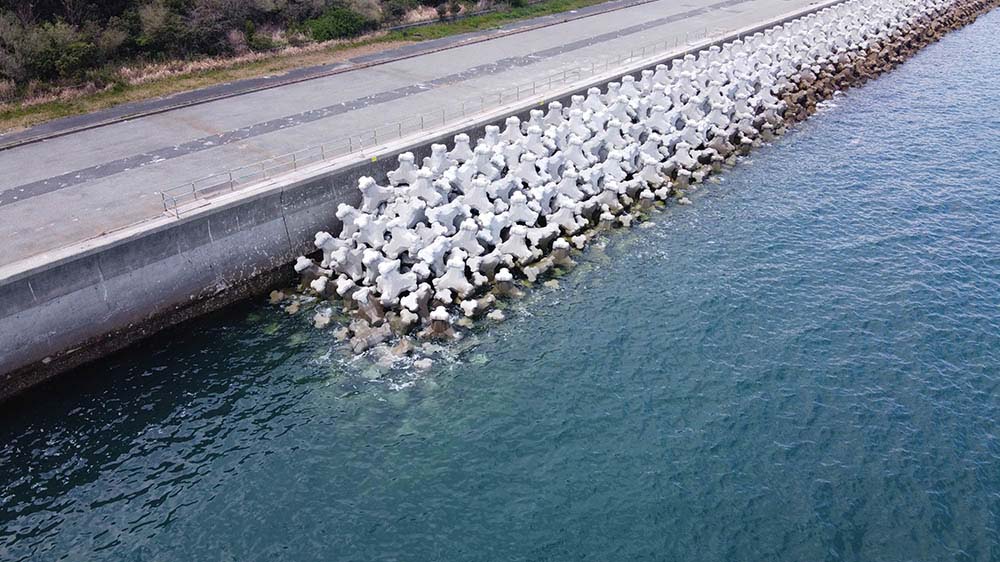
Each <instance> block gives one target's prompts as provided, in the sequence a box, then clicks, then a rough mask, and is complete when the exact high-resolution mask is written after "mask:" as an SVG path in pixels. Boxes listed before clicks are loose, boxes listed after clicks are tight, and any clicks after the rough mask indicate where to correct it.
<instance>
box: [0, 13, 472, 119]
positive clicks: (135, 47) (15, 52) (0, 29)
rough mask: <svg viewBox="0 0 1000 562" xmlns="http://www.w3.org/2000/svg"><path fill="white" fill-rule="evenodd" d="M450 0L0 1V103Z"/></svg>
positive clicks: (362, 25)
mask: <svg viewBox="0 0 1000 562" xmlns="http://www.w3.org/2000/svg"><path fill="white" fill-rule="evenodd" d="M421 5H424V6H431V7H437V8H438V14H439V15H441V16H442V17H443V16H446V15H448V14H449V13H450V14H455V13H458V11H459V10H460V9H461V5H460V4H459V3H458V0H0V102H2V101H4V100H11V99H15V98H17V97H23V96H24V95H26V94H29V95H30V93H31V92H30V90H32V89H37V88H44V87H48V86H50V85H52V84H73V83H92V84H99V85H106V84H113V83H114V82H115V81H116V80H119V79H120V78H119V76H118V73H117V70H116V68H115V65H120V64H123V63H135V62H140V61H162V60H171V59H189V58H196V57H204V56H228V55H233V54H242V53H248V52H261V51H271V50H274V49H277V48H281V47H285V46H288V45H292V46H294V45H299V44H303V43H307V42H310V41H327V40H330V39H338V38H347V37H354V36H357V35H360V34H363V33H365V32H368V31H371V30H373V29H376V28H378V27H379V26H380V25H385V24H392V23H395V22H398V21H401V20H402V18H404V17H405V16H406V14H407V13H408V12H409V11H410V10H412V9H414V8H417V7H419V6H421Z"/></svg>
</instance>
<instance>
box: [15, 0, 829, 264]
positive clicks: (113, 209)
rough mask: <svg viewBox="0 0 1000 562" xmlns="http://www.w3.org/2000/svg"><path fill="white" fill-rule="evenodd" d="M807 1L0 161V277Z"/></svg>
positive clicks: (136, 127)
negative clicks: (171, 201)
mask: <svg viewBox="0 0 1000 562" xmlns="http://www.w3.org/2000/svg"><path fill="white" fill-rule="evenodd" d="M815 3H816V2H815V1H814V0H659V1H654V2H649V3H646V4H642V5H639V6H634V7H631V8H625V9H621V10H616V11H611V12H607V13H602V14H598V15H592V16H590V17H586V18H581V19H576V20H573V21H568V22H565V23H559V24H556V25H552V26H549V27H544V28H540V29H534V30H530V31H524V32H521V33H517V34H511V35H503V36H499V37H497V38H495V39H492V40H489V41H483V42H478V43H473V44H465V45H460V46H456V47H454V48H450V49H446V50H441V51H437V52H433V53H427V54H422V55H419V56H416V57H413V58H408V59H404V60H399V61H396V62H388V63H385V64H379V65H376V66H369V67H366V68H359V69H357V70H352V71H349V72H344V73H340V74H336V75H332V76H326V77H323V78H316V79H313V80H308V81H304V82H299V83H295V84H289V85H286V86H281V87H277V88H272V89H267V90H263V91H257V92H253V93H247V94H244V95H240V96H238V97H232V98H228V99H224V100H219V101H214V102H209V103H204V104H201V105H195V106H192V107H186V108H181V109H176V110H172V111H168V112H165V113H160V114H156V115H149V116H146V117H140V118H136V119H133V120H130V121H125V122H121V123H115V124H111V125H107V126H104V127H99V128H95V129H91V130H86V131H81V132H78V133H73V134H69V135H66V136H61V137H57V138H52V139H50V140H47V141H44V142H39V143H34V144H28V145H24V146H20V147H16V148H11V149H8V150H4V151H0V170H2V171H4V172H5V173H2V174H0V239H2V240H4V241H5V244H4V247H3V250H2V251H0V265H8V264H11V263H13V262H16V261H18V260H21V259H24V258H26V257H29V256H34V255H38V254H41V253H45V252H48V251H51V250H53V249H56V248H60V247H64V246H66V245H69V244H72V243H74V242H78V241H82V240H85V239H88V238H91V237H94V236H97V235H99V234H101V233H102V232H106V231H109V230H113V229H116V228H120V227H122V226H125V225H128V224H132V223H135V222H137V221H140V220H142V219H144V218H147V217H149V216H152V215H155V214H156V213H158V211H159V210H161V209H162V207H161V200H160V195H159V192H160V190H161V189H166V188H170V187H173V186H175V185H179V184H181V183H184V182H186V181H191V180H193V179H196V178H199V177H202V176H205V175H207V174H209V173H212V172H215V171H219V170H223V169H228V168H233V167H236V166H240V165H245V164H250V163H252V162H255V161H258V160H261V159H263V158H268V157H272V156H277V155H281V154H285V153H288V152H292V151H294V150H298V149H301V148H303V147H306V146H310V145H315V144H319V143H321V142H324V141H326V140H328V139H331V138H336V137H340V136H343V135H346V134H349V133H354V132H356V131H361V130H364V129H368V128H371V127H372V126H376V125H381V124H384V123H388V122H392V121H397V120H400V119H405V118H406V117H408V116H410V115H412V114H413V113H415V112H430V111H433V110H435V109H437V108H439V107H441V106H442V105H444V104H460V103H461V102H462V101H465V100H478V99H479V98H480V97H481V96H483V95H489V94H491V93H493V92H496V91H498V90H502V89H504V88H505V87H506V86H508V85H510V84H514V83H525V82H530V81H531V80H532V79H534V78H537V77H541V76H546V75H548V74H550V73H554V72H557V71H560V70H561V69H563V68H566V67H569V66H576V65H579V64H581V63H584V64H585V63H587V62H588V61H592V60H604V59H605V58H606V57H607V56H608V55H609V54H613V53H619V52H623V53H627V52H628V51H629V50H630V48H631V47H634V46H641V45H644V44H649V43H653V42H658V41H670V40H674V39H677V38H680V40H683V39H684V38H685V37H686V36H687V35H688V34H690V33H697V34H700V33H702V32H703V31H704V30H705V29H711V30H719V31H721V30H735V29H738V28H742V27H746V26H749V25H753V24H755V23H759V22H763V21H766V20H771V19H774V18H776V17H778V16H780V15H782V14H784V13H787V12H791V11H794V10H798V9H802V8H805V7H808V6H810V5H812V4H815ZM521 25H524V24H521ZM459 40H460V39H459Z"/></svg>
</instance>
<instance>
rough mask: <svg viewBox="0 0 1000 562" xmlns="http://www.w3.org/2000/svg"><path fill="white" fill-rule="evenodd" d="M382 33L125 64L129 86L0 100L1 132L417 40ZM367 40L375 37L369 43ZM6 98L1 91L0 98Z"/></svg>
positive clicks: (89, 87)
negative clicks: (264, 49)
mask: <svg viewBox="0 0 1000 562" xmlns="http://www.w3.org/2000/svg"><path fill="white" fill-rule="evenodd" d="M382 35H384V32H379V33H377V34H373V35H371V36H367V37H365V38H362V39H360V40H355V41H328V42H326V43H312V44H308V45H304V46H301V47H286V48H284V49H282V50H280V51H278V52H275V53H268V54H260V53H249V54H245V55H240V56H236V57H219V58H206V59H200V60H197V61H172V62H166V63H157V64H145V65H138V66H133V67H123V68H122V69H121V73H122V77H123V78H124V80H125V83H126V84H128V86H127V87H124V88H122V87H115V86H106V87H103V88H98V87H97V86H95V85H93V84H85V85H82V86H78V87H74V88H61V89H59V90H56V91H46V92H40V93H37V94H32V95H30V96H29V97H28V98H26V99H21V100H17V101H16V102H7V103H0V132H10V131H15V130H19V129H24V128H27V127H30V126H32V125H37V124H38V123H43V122H45V121H50V120H52V119H58V118H60V117H65V116H67V115H77V114H81V113H91V112H94V111H99V110H101V109H106V108H108V107H111V106H114V105H120V104H123V103H128V102H133V101H140V100H146V99H152V98H158V97H165V96H169V95H172V94H176V93H179V92H186V91H190V90H195V89H199V88H204V87H207V86H212V85H215V84H219V83H223V82H231V81H235V80H241V79H245V78H257V77H260V76H266V75H280V74H282V73H284V72H288V71H289V70H292V69H295V68H302V67H307V66H318V65H323V64H331V63H336V62H343V61H345V60H347V59H351V58H354V57H357V56H361V55H367V54H371V53H376V52H381V51H385V50H388V49H393V48H396V47H399V46H402V45H406V44H409V43H411V41H377V39H378V38H379V37H380V36H382ZM366 40H367V41H372V42H365V41H366ZM359 41H360V42H359ZM375 41H377V42H375ZM0 86H2V85H0ZM0 94H2V92H0ZM2 99H3V98H2V96H0V100H2Z"/></svg>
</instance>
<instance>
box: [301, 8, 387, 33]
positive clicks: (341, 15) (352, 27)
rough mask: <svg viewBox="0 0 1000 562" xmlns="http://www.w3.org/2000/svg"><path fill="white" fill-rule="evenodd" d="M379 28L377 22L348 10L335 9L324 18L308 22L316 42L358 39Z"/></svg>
mask: <svg viewBox="0 0 1000 562" xmlns="http://www.w3.org/2000/svg"><path fill="white" fill-rule="evenodd" d="M377 26H378V23H377V22H376V21H375V20H371V19H368V18H366V17H364V16H362V15H361V14H359V13H357V12H354V11H352V10H348V9H347V8H333V9H332V10H328V11H327V12H326V13H325V14H323V15H322V16H320V17H318V18H316V19H312V20H309V21H307V22H306V28H307V29H308V30H309V32H310V33H311V34H312V37H313V39H315V40H316V41H329V40H331V39H344V38H347V37H357V36H358V35H361V34H362V33H364V32H366V31H371V30H373V29H375V28H376V27H377Z"/></svg>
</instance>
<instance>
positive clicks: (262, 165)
mask: <svg viewBox="0 0 1000 562" xmlns="http://www.w3.org/2000/svg"><path fill="white" fill-rule="evenodd" d="M709 31H710V30H709V29H708V28H706V29H705V30H704V31H703V32H702V33H701V34H696V35H692V34H691V33H687V34H686V36H685V38H684V43H683V44H685V45H691V44H693V43H694V42H695V41H699V40H704V39H706V38H707V37H709ZM717 35H718V33H717ZM681 44H682V43H681V38H680V37H679V36H678V37H676V38H674V41H672V42H671V41H670V40H664V41H657V42H655V43H647V44H645V45H643V46H641V47H637V48H633V49H630V50H629V52H628V54H625V53H619V54H617V55H612V56H605V57H603V60H602V61H591V63H590V64H589V65H588V64H583V65H576V66H573V67H569V68H564V69H562V70H561V71H557V72H554V73H552V74H549V75H547V76H545V77H543V78H541V79H536V80H532V81H531V82H530V83H522V84H517V85H515V86H512V87H508V88H505V89H503V90H500V91H497V92H494V93H491V94H484V95H481V96H479V98H478V99H476V98H473V99H468V100H465V101H463V102H462V103H461V105H460V106H458V105H455V106H449V107H440V108H438V109H435V110H433V111H429V112H425V113H420V114H416V115H413V116H411V117H408V118H406V119H403V120H401V121H394V122H390V123H386V124H383V125H379V126H377V127H374V128H371V129H368V130H365V131H361V132H359V133H354V134H351V135H347V136H344V137H337V138H334V139H331V140H329V141H326V142H323V143H321V144H317V145H313V146H309V147H306V148H303V149H300V150H297V151H295V152H289V153H287V154H282V155H279V156H274V157H272V158H267V159H264V160H260V161H258V162H254V163H252V164H247V165H244V166H239V167H237V168H232V169H230V170H226V171H223V172H218V173H214V174H211V175H208V176H204V177H201V178H198V179H196V180H193V181H190V182H185V183H183V184H181V185H178V186H176V187H172V188H170V189H165V190H163V191H162V192H161V193H160V195H161V197H162V199H163V211H164V213H167V214H172V215H173V216H175V217H177V218H180V216H181V208H182V207H184V206H187V205H190V204H192V203H194V202H198V201H202V200H205V199H209V198H211V197H213V196H215V195H219V194H221V193H227V192H232V191H236V190H238V189H242V188H245V187H247V186H250V185H254V184H258V183H261V182H263V181H265V180H268V179H271V178H273V177H275V176H276V175H281V174H286V173H289V172H292V171H295V170H297V169H298V168H299V167H300V166H304V165H308V164H314V163H317V162H324V161H327V160H331V159H334V158H339V157H341V156H346V155H349V154H354V153H359V154H362V155H364V154H365V151H366V150H367V149H371V148H375V147H378V146H381V145H383V144H385V143H387V142H389V141H391V140H396V139H400V138H403V137H405V136H407V135H410V134H413V133H417V132H420V131H424V130H427V129H432V128H440V127H443V126H445V125H448V124H449V123H455V122H458V121H461V120H463V119H465V118H467V117H469V116H471V115H476V114H478V113H482V112H484V111H485V110H487V109H493V108H497V107H503V106H504V104H507V103H510V102H513V101H519V100H520V99H521V96H522V95H524V96H526V97H527V96H529V95H530V96H537V95H538V93H540V92H541V93H545V92H546V91H550V90H553V89H555V88H556V87H559V86H562V85H564V84H567V83H575V82H579V81H581V80H583V79H584V78H586V77H592V76H596V75H598V74H601V73H607V72H608V71H609V70H610V69H611V68H617V67H621V66H622V65H624V64H627V63H629V62H631V61H634V60H636V59H645V58H647V56H653V55H654V54H666V53H667V52H670V50H671V48H672V49H673V50H676V49H677V48H678V47H680V46H681ZM657 48H660V50H659V51H657V50H656V49H657ZM647 53H648V55H647Z"/></svg>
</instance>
